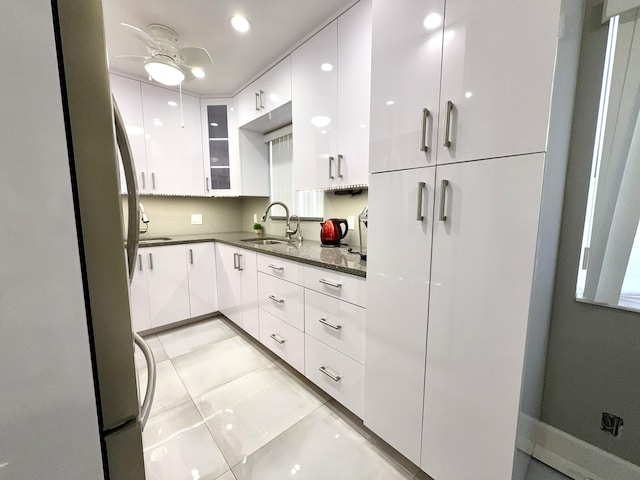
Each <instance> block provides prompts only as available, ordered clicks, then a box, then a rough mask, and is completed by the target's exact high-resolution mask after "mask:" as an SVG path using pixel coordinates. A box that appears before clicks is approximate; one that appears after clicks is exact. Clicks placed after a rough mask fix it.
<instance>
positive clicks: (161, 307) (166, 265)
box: [143, 245, 190, 327]
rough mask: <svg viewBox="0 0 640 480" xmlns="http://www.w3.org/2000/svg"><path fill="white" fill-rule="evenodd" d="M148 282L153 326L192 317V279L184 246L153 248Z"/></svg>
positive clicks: (148, 250) (147, 252)
mask: <svg viewBox="0 0 640 480" xmlns="http://www.w3.org/2000/svg"><path fill="white" fill-rule="evenodd" d="M143 253H144V255H143V258H144V256H146V257H147V261H148V266H149V268H148V270H147V284H148V287H149V312H150V316H151V326H152V327H159V326H162V325H166V324H168V323H173V322H177V321H180V320H185V319H187V318H189V317H190V311H189V281H188V279H187V265H186V262H185V261H184V260H185V258H184V245H166V246H163V247H149V248H145V249H144V250H143Z"/></svg>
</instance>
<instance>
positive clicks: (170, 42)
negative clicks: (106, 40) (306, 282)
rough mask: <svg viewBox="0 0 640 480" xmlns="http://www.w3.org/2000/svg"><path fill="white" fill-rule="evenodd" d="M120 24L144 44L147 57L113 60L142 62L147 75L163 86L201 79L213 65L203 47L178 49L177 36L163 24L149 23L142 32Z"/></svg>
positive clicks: (126, 57)
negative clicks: (205, 69) (209, 66)
mask: <svg viewBox="0 0 640 480" xmlns="http://www.w3.org/2000/svg"><path fill="white" fill-rule="evenodd" d="M120 25H122V26H123V27H124V28H125V29H126V30H127V31H128V32H129V33H131V34H132V35H134V36H135V37H136V38H137V39H139V40H141V41H142V42H144V44H145V46H146V47H147V52H148V53H149V55H148V56H142V55H120V56H118V57H117V58H125V59H130V60H136V61H139V60H143V61H144V69H145V70H146V72H147V73H148V74H149V76H150V77H151V78H152V79H154V80H156V81H157V82H160V83H162V84H164V85H179V84H181V83H182V82H188V81H190V80H193V79H194V78H203V77H204V76H205V72H204V68H205V67H206V66H208V65H211V64H212V63H213V61H212V60H211V55H209V52H207V50H206V49H204V48H200V47H184V48H178V45H177V44H178V34H177V33H176V32H175V31H174V30H172V29H171V28H169V27H167V26H165V25H159V24H151V25H149V26H148V27H147V31H146V32H145V31H144V30H142V29H140V28H138V27H135V26H133V25H129V24H127V23H121V24H120Z"/></svg>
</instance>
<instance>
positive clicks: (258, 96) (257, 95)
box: [256, 92, 260, 112]
mask: <svg viewBox="0 0 640 480" xmlns="http://www.w3.org/2000/svg"><path fill="white" fill-rule="evenodd" d="M259 99H260V94H259V93H258V92H256V111H257V112H259V111H260V105H258V100H259Z"/></svg>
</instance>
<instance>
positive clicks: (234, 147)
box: [200, 98, 270, 197]
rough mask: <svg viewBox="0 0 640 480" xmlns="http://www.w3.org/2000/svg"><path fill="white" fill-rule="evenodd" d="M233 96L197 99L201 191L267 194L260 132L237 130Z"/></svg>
mask: <svg viewBox="0 0 640 480" xmlns="http://www.w3.org/2000/svg"><path fill="white" fill-rule="evenodd" d="M236 104H237V102H236V99H235V98H233V99H220V98H216V99H201V100H200V106H201V114H202V138H203V142H202V150H203V153H202V155H203V161H204V186H205V194H206V195H207V196H212V197H225V196H234V197H237V196H257V197H260V196H269V188H270V187H269V151H268V146H267V145H266V144H265V143H264V138H263V135H261V134H259V133H257V132H253V131H247V130H243V129H238V109H237V106H236Z"/></svg>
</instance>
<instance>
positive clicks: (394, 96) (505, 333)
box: [364, 0, 581, 480]
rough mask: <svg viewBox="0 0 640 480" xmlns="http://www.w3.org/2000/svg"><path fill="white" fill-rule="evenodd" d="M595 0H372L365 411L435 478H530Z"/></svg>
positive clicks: (394, 443) (381, 431)
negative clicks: (585, 26) (529, 425)
mask: <svg viewBox="0 0 640 480" xmlns="http://www.w3.org/2000/svg"><path fill="white" fill-rule="evenodd" d="M534 3H535V5H534ZM579 5H580V2H578V1H566V2H562V4H561V2H556V1H554V0H544V1H540V2H525V1H522V0H516V1H512V0H487V1H483V2H472V1H470V0H446V1H442V0H438V1H436V0H431V1H429V0H422V1H417V0H415V1H414V0H403V1H400V2H398V1H391V0H373V40H372V51H373V53H372V84H371V148H370V171H371V173H372V175H371V176H370V180H369V183H370V191H369V207H370V208H369V211H370V213H369V215H370V227H369V258H368V265H367V288H368V298H369V299H370V300H369V308H368V313H367V330H366V350H365V352H366V358H365V365H366V374H365V407H364V422H365V425H367V426H368V427H369V428H371V429H372V430H373V431H374V432H375V433H377V434H378V435H380V436H381V437H382V438H384V439H385V440H386V441H387V442H389V443H390V444H391V445H392V446H394V447H395V448H397V449H398V450H399V451H400V452H401V453H403V454H404V455H405V456H407V457H408V458H409V459H410V460H412V461H413V462H415V463H416V464H418V465H420V466H421V468H422V469H423V470H424V471H425V472H426V473H428V474H429V475H430V476H432V477H433V478H434V479H435V480H459V479H471V478H473V479H474V480H503V479H504V480H507V479H511V478H513V479H520V478H522V474H523V468H522V464H521V461H522V458H523V456H522V455H520V454H518V455H516V441H517V436H518V435H521V434H522V432H521V431H519V429H518V422H519V419H521V418H522V417H523V415H529V416H533V417H535V416H536V414H537V412H536V411H535V408H533V409H532V410H533V411H527V412H523V411H522V410H523V408H522V402H521V400H522V398H523V396H522V391H523V390H526V391H527V392H528V393H531V395H530V396H531V397H536V396H537V398H538V399H539V396H540V392H541V385H537V386H534V387H535V388H534V387H531V386H528V385H527V383H528V382H529V379H528V378H525V377H524V376H523V373H522V372H523V370H524V367H525V361H526V362H527V363H528V362H537V363H538V364H539V365H540V366H538V367H537V368H538V369H540V368H543V362H544V359H543V358H533V357H532V356H531V355H530V356H529V357H527V351H528V349H527V342H528V341H532V340H531V338H528V329H529V326H530V324H531V323H532V322H542V323H544V322H547V321H548V318H546V317H545V316H544V315H540V314H539V312H544V311H545V309H544V308H540V307H539V305H542V304H549V305H550V301H551V289H552V283H553V267H552V265H553V264H554V263H555V255H556V242H557V235H558V231H559V219H560V215H559V213H558V212H559V210H560V209H561V205H562V193H563V192H562V189H563V185H562V181H558V179H559V178H560V179H562V178H564V168H565V165H566V153H567V148H568V147H567V146H568V132H569V127H570V118H569V117H570V115H569V116H567V115H566V114H565V113H566V112H567V111H568V112H570V111H571V110H572V102H573V81H574V80H575V70H576V65H577V53H578V49H577V46H578V45H579V32H580V28H579V25H580V22H581V9H580V8H579ZM397 25H403V28H402V29H398V28H397ZM576 25H577V26H576ZM440 66H441V69H442V70H441V71H440ZM558 112H561V114H560V115H558ZM563 114H565V115H564V117H563V116H562V115H563ZM543 186H544V188H543ZM543 193H544V194H543ZM548 265H551V268H548ZM542 266H544V268H542ZM540 285H542V287H541V286H540ZM390 299H393V301H390ZM534 303H535V304H536V305H537V308H536V313H533V312H534V311H533V309H532V305H533V304H534ZM534 350H535V351H540V349H530V351H534ZM542 350H544V349H542ZM534 370H535V369H534ZM529 403H535V402H529ZM538 403H539V402H538ZM526 453H529V454H530V453H531V452H525V455H524V457H526ZM514 459H516V460H514ZM524 461H525V462H526V459H525V460H524ZM525 466H526V465H525Z"/></svg>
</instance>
